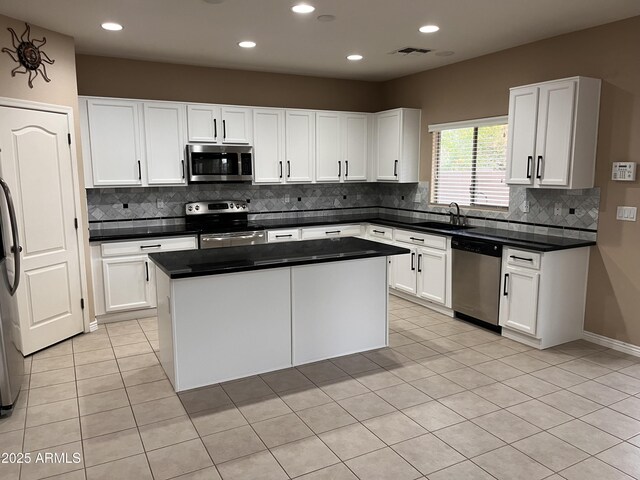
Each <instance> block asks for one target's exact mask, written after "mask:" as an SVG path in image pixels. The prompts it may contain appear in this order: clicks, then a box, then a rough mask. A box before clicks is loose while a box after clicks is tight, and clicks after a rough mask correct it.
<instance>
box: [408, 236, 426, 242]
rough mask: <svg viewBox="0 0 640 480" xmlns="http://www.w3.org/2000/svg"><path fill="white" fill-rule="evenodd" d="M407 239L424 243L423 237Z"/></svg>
mask: <svg viewBox="0 0 640 480" xmlns="http://www.w3.org/2000/svg"><path fill="white" fill-rule="evenodd" d="M409 240H413V241H414V242H422V243H424V238H416V237H409Z"/></svg>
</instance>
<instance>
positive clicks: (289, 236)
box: [276, 234, 293, 238]
mask: <svg viewBox="0 0 640 480" xmlns="http://www.w3.org/2000/svg"><path fill="white" fill-rule="evenodd" d="M291 237H293V235H291V234H289V235H276V238H291Z"/></svg>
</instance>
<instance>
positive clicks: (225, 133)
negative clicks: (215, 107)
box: [222, 120, 227, 140]
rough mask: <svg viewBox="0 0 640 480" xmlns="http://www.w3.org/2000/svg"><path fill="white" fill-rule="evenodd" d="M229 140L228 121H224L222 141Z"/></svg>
mask: <svg viewBox="0 0 640 480" xmlns="http://www.w3.org/2000/svg"><path fill="white" fill-rule="evenodd" d="M226 138H227V121H226V120H222V139H223V140H225V139H226Z"/></svg>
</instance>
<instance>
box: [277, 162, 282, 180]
mask: <svg viewBox="0 0 640 480" xmlns="http://www.w3.org/2000/svg"><path fill="white" fill-rule="evenodd" d="M278 163H279V164H280V178H282V162H278Z"/></svg>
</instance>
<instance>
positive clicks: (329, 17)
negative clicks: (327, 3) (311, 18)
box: [318, 15, 336, 22]
mask: <svg viewBox="0 0 640 480" xmlns="http://www.w3.org/2000/svg"><path fill="white" fill-rule="evenodd" d="M335 19H336V17H335V15H320V16H318V21H319V22H333V21H334V20H335Z"/></svg>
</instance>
